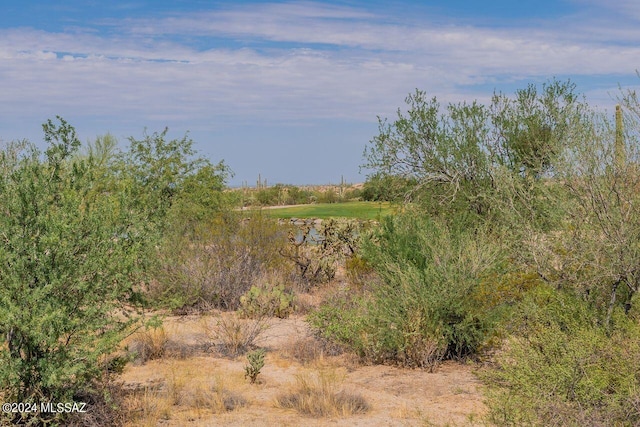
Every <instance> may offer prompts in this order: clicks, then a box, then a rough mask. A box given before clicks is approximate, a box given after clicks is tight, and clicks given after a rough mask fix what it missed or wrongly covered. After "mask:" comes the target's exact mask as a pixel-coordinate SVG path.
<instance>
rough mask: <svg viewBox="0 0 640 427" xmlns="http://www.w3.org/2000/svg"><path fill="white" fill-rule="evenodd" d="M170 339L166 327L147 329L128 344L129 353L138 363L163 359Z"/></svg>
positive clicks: (135, 335) (140, 331)
mask: <svg viewBox="0 0 640 427" xmlns="http://www.w3.org/2000/svg"><path fill="white" fill-rule="evenodd" d="M168 342H169V337H168V334H167V332H166V331H165V329H164V327H162V326H159V327H157V328H145V329H143V330H139V331H137V332H136V333H135V334H133V335H132V336H131V337H130V338H129V340H128V342H127V344H126V348H127V351H128V352H129V353H130V354H131V355H132V356H133V359H134V361H135V362H136V363H140V364H141V363H145V362H148V361H149V360H154V359H161V358H162V357H163V356H164V355H165V349H166V346H167V343H168Z"/></svg>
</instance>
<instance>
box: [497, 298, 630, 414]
mask: <svg viewBox="0 0 640 427" xmlns="http://www.w3.org/2000/svg"><path fill="white" fill-rule="evenodd" d="M509 329H510V330H509V332H510V333H511V334H512V335H511V336H510V337H509V338H508V340H507V341H506V343H505V346H504V348H503V350H502V351H501V352H499V353H498V355H497V356H496V357H495V364H494V365H493V367H492V368H491V369H489V370H488V371H486V372H485V373H484V379H485V382H486V383H487V384H488V385H489V386H490V390H491V391H490V393H489V396H490V399H489V407H490V414H489V415H490V420H491V421H492V422H493V423H495V424H497V425H540V426H554V425H555V426H582V425H603V426H604V425H638V423H640V390H638V381H640V326H639V325H638V322H637V319H630V318H628V317H626V316H625V315H624V313H623V311H622V310H616V311H615V313H614V315H613V329H612V330H609V329H608V328H606V327H605V326H603V325H602V324H600V322H599V320H598V318H597V316H596V314H595V313H594V311H593V310H592V309H591V308H590V307H589V305H588V304H587V303H586V302H585V301H583V300H581V299H578V298H576V297H575V296H573V295H571V294H569V293H567V292H561V291H555V290H553V289H551V288H548V287H538V288H536V289H535V290H533V291H532V292H531V293H530V295H529V296H528V297H527V298H526V299H525V300H524V302H523V303H522V304H521V305H520V306H519V308H518V310H517V311H516V312H515V313H514V315H513V318H512V321H511V322H510V328H509Z"/></svg>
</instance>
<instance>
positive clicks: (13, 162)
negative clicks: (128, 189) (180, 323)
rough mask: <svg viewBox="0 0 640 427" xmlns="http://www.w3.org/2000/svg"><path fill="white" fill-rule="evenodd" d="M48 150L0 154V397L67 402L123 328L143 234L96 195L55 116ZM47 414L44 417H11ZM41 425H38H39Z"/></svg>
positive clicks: (117, 203) (90, 173)
mask: <svg viewBox="0 0 640 427" xmlns="http://www.w3.org/2000/svg"><path fill="white" fill-rule="evenodd" d="M43 130H44V136H45V141H46V142H47V144H48V148H47V149H46V151H45V152H44V153H41V152H40V151H39V150H38V149H37V148H36V147H35V146H34V145H33V144H31V143H28V142H26V141H22V142H14V143H10V144H7V145H6V146H5V147H4V148H3V149H2V151H0V200H1V202H0V242H1V243H0V395H2V397H3V400H4V401H5V402H12V401H13V402H34V403H39V402H69V401H71V400H72V399H74V397H75V398H77V395H78V393H80V392H82V391H84V390H86V389H87V387H88V386H90V384H91V382H92V380H94V379H96V378H98V377H99V376H100V372H101V371H100V369H101V368H100V363H99V362H100V360H101V358H103V357H104V355H106V354H108V353H109V352H110V351H112V350H113V349H114V348H115V346H116V345H117V344H118V343H119V341H120V339H121V338H122V333H123V331H124V330H125V329H126V328H127V327H128V326H129V325H130V324H131V322H132V321H133V320H132V319H133V318H134V317H135V316H131V314H132V312H131V307H132V306H131V305H130V304H129V303H130V302H131V301H132V299H133V297H134V296H135V292H134V288H133V285H132V283H133V280H132V279H133V276H134V273H135V271H136V264H137V253H138V249H139V247H140V242H142V241H143V238H144V236H142V235H140V230H143V228H142V227H136V226H135V224H136V221H137V220H136V218H135V217H134V216H133V214H132V212H133V210H132V209H129V208H127V204H128V201H127V200H126V197H124V195H123V194H120V193H119V192H118V191H115V190H114V189H113V188H111V189H109V190H100V188H101V185H100V182H99V180H100V179H101V177H103V176H104V174H103V173H102V172H103V171H102V170H101V167H102V166H100V165H99V164H98V162H97V161H96V158H95V157H94V156H93V155H92V154H89V155H88V156H79V155H77V151H78V149H79V147H80V141H79V140H78V138H77V136H76V133H75V130H74V128H73V127H72V126H70V125H69V124H68V123H67V122H66V121H64V120H63V119H62V118H60V117H58V123H54V122H53V121H51V120H49V121H48V122H47V123H45V124H44V125H43ZM13 416H14V418H13V422H18V421H20V418H21V417H22V418H23V420H22V421H25V420H24V418H25V417H31V418H32V419H31V422H33V421H37V420H36V419H35V418H38V417H41V418H42V419H43V418H46V417H51V416H53V414H44V413H30V414H23V415H20V414H13ZM42 419H41V421H42Z"/></svg>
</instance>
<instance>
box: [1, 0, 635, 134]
mask: <svg viewBox="0 0 640 427" xmlns="http://www.w3.org/2000/svg"><path fill="white" fill-rule="evenodd" d="M579 1H581V2H582V3H583V4H588V6H589V7H602V8H605V7H608V6H606V5H608V3H604V2H599V1H597V0H579ZM616 4H618V5H619V7H620V8H622V9H624V11H625V13H626V14H628V15H626V18H625V21H624V22H621V23H620V24H619V25H618V26H617V27H616V28H617V29H613V30H612V29H611V28H609V27H605V26H604V23H608V22H610V20H606V19H604V18H603V17H595V16H593V15H590V16H591V18H590V19H589V20H587V19H582V20H579V19H578V18H579V17H580V15H579V14H577V15H575V16H573V17H572V16H567V17H563V18H559V19H557V20H555V21H553V22H551V21H550V22H547V23H546V24H545V25H540V22H536V23H531V25H530V26H526V25H525V26H522V25H521V26H520V27H518V28H512V27H496V28H488V27H481V26H472V25H470V24H469V23H468V22H467V23H465V24H464V25H454V24H452V23H451V22H450V20H448V21H447V23H446V24H443V23H442V22H443V20H442V19H438V17H434V16H430V15H425V16H421V17H420V19H418V18H416V17H408V16H391V17H390V16H387V15H384V14H381V13H380V14H377V13H375V12H372V11H363V10H361V9H358V8H353V7H344V6H335V5H327V4H321V3H313V2H301V3H298V2H295V3H274V4H256V5H253V6H251V7H247V6H245V7H240V6H228V7H226V8H217V9H215V10H210V11H204V12H200V13H181V14H173V15H172V16H171V17H162V16H157V17H154V18H148V19H129V20H122V21H96V22H92V23H89V24H87V26H86V28H76V29H74V30H73V31H65V32H57V33H55V32H44V31H40V30H36V29H27V28H18V29H15V28H14V29H4V30H0V58H1V59H2V61H1V62H0V85H1V86H2V87H1V90H2V97H3V101H4V102H3V103H2V105H0V114H5V115H6V114H9V115H10V114H16V113H15V112H16V111H19V110H16V108H15V106H16V105H20V106H23V108H27V106H29V108H31V109H33V110H38V109H41V110H43V111H45V110H46V111H47V112H48V111H49V110H50V109H52V108H54V107H55V106H61V107H64V108H69V109H75V110H77V111H78V114H84V115H102V114H107V113H109V114H114V113H113V112H114V109H117V110H118V111H121V112H122V113H123V114H125V115H126V116H127V117H136V118H137V120H140V118H142V119H145V118H146V119H148V120H169V119H171V118H173V120H174V121H178V122H180V121H189V120H195V121H207V120H209V121H212V120H213V121H215V118H216V117H224V120H235V121H242V120H249V119H251V120H254V119H255V118H256V117H259V118H260V120H285V121H286V120H307V119H309V120H310V119H315V118H351V119H356V120H374V119H375V115H376V114H379V113H383V112H386V111H389V110H390V107H394V106H395V105H398V100H401V99H402V98H403V97H404V96H405V95H406V94H407V93H408V92H410V91H412V90H413V88H416V87H419V88H424V89H427V90H429V91H431V92H433V93H435V94H437V95H440V96H442V97H444V98H447V97H448V98H449V99H458V98H461V97H463V96H464V94H465V93H466V94H468V93H469V92H473V91H474V86H476V85H486V84H487V83H496V84H498V83H500V82H501V81H502V82H504V81H507V82H508V81H517V80H526V79H544V78H548V77H551V76H554V75H573V76H591V75H597V76H603V75H608V76H611V87H614V86H615V85H616V83H617V81H616V78H617V77H616V76H625V75H627V76H628V75H630V74H632V73H633V72H634V70H635V68H636V67H637V58H640V32H639V30H636V27H637V26H634V24H637V20H638V17H640V10H639V9H640V8H639V7H638V6H636V3H635V2H632V1H626V2H625V1H623V2H618V3H616ZM607 10H608V9H607ZM607 13H609V12H607ZM611 13H612V14H613V13H615V14H616V16H618V15H619V11H618V10H613V12H611ZM611 16H613V15H611ZM96 29H99V30H100V31H97V30H96ZM611 31H617V32H616V33H615V36H612V37H615V38H616V39H617V41H618V42H617V43H615V44H614V43H610V42H608V39H607V38H601V37H598V36H597V35H598V34H605V33H607V34H609V33H610V32H611ZM594 34H595V36H594ZM632 42H633V43H632ZM285 118H286V119H285Z"/></svg>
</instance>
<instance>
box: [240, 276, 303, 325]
mask: <svg viewBox="0 0 640 427" xmlns="http://www.w3.org/2000/svg"><path fill="white" fill-rule="evenodd" d="M293 302H294V296H293V293H292V292H291V291H287V290H286V289H285V287H284V285H282V284H280V285H276V286H269V285H266V286H252V287H251V289H249V291H248V292H247V293H246V294H244V295H243V296H241V297H240V313H241V314H242V315H244V316H247V317H261V316H276V317H279V318H280V319H285V318H287V317H289V315H290V314H291V313H292V312H293V308H294V307H293Z"/></svg>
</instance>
